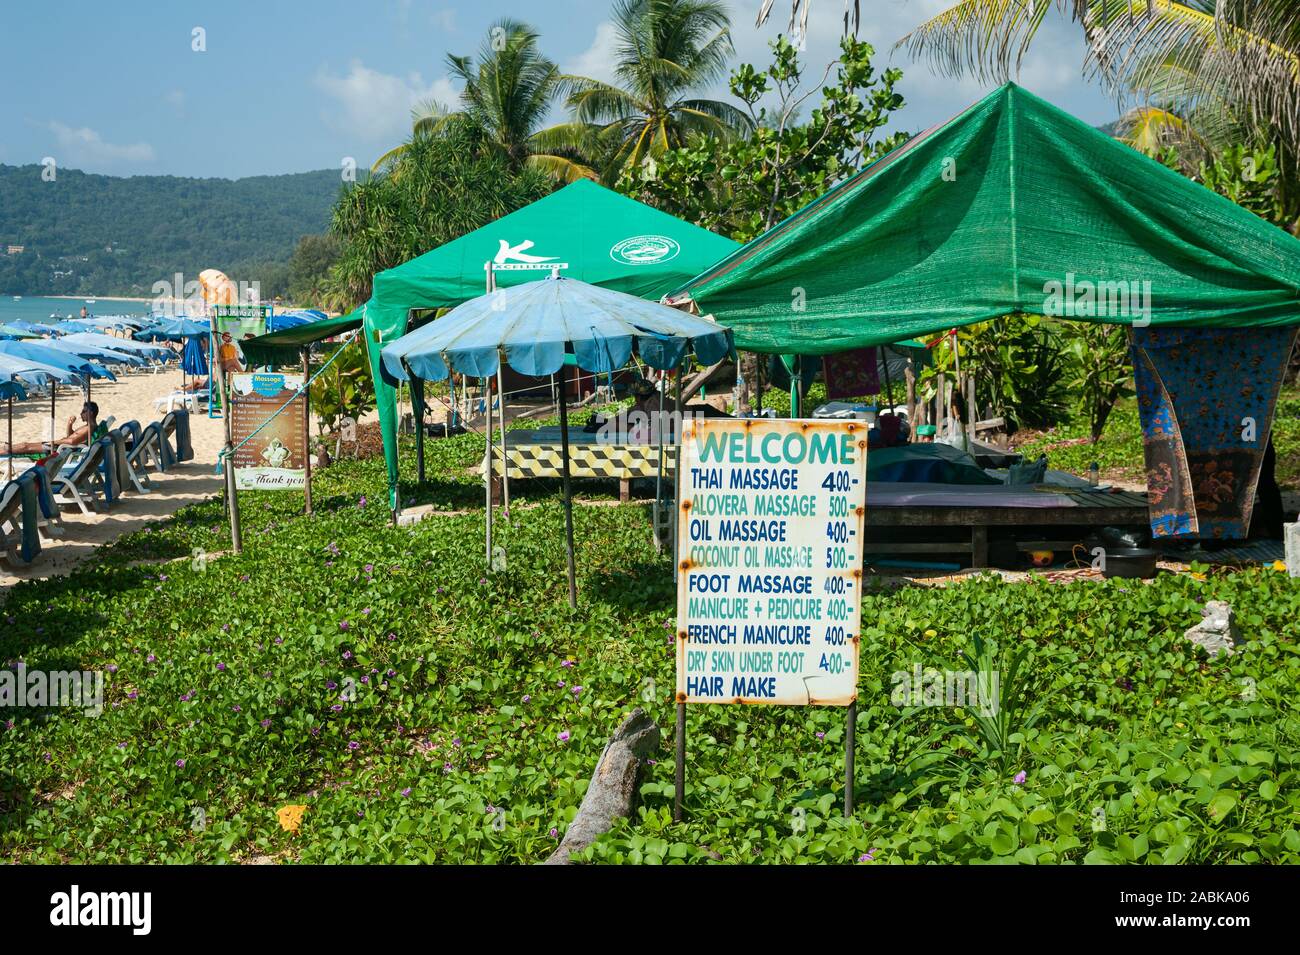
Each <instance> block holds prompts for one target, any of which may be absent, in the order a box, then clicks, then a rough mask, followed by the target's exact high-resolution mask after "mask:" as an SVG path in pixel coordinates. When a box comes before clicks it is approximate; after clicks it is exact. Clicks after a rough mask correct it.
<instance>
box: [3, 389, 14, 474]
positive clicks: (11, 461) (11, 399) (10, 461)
mask: <svg viewBox="0 0 1300 955" xmlns="http://www.w3.org/2000/svg"><path fill="white" fill-rule="evenodd" d="M7 447H8V448H9V454H8V456H7V457H6V458H5V463H6V464H7V465H8V468H9V476H8V477H7V478H6V479H5V480H8V481H12V480H13V479H14V396H13V395H10V396H9V443H8V445H7Z"/></svg>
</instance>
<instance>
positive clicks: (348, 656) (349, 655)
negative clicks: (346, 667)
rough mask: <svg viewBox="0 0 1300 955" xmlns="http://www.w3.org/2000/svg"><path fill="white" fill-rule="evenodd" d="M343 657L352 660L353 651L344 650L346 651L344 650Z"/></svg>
mask: <svg viewBox="0 0 1300 955" xmlns="http://www.w3.org/2000/svg"><path fill="white" fill-rule="evenodd" d="M343 659H344V660H351V659H352V651H351V650H344V651H343Z"/></svg>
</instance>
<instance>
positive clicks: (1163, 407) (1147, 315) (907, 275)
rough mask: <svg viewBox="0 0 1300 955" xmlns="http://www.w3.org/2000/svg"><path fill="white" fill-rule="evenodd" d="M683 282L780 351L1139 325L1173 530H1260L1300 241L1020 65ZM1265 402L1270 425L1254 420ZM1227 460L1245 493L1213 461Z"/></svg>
mask: <svg viewBox="0 0 1300 955" xmlns="http://www.w3.org/2000/svg"><path fill="white" fill-rule="evenodd" d="M668 300H669V301H670V303H671V304H674V305H679V306H687V305H691V306H693V307H695V308H697V309H699V310H700V311H701V312H708V313H711V314H712V315H713V316H714V317H715V318H716V319H717V320H718V321H719V322H720V323H722V324H724V325H727V326H729V327H730V328H732V330H733V331H734V333H735V344H736V347H737V348H743V349H748V350H751V351H757V352H770V353H792V352H793V353H796V354H811V355H819V354H820V355H827V354H833V353H836V352H840V351H845V350H849V349H855V348H862V347H867V346H872V345H880V344H885V343H889V342H897V341H899V340H901V339H905V338H908V337H914V336H921V335H930V334H933V333H935V332H943V331H947V330H949V329H954V328H956V327H958V326H963V325H972V324H975V323H978V322H983V321H986V320H989V319H994V318H997V317H999V316H1002V315H1006V314H1011V313H1028V314H1034V315H1042V316H1047V317H1053V318H1062V319H1068V320H1077V321H1088V322H1097V323H1108V324H1119V325H1129V326H1132V327H1133V332H1132V334H1131V336H1130V337H1131V342H1132V347H1133V350H1134V374H1135V387H1136V388H1137V390H1138V405H1139V416H1140V418H1141V419H1142V424H1143V435H1144V449H1145V453H1146V459H1147V467H1148V473H1149V475H1167V474H1173V475H1174V476H1175V477H1176V481H1175V482H1174V486H1173V487H1171V488H1167V489H1164V490H1162V492H1161V494H1160V495H1159V498H1158V500H1153V502H1152V506H1151V510H1150V514H1151V523H1152V533H1153V535H1156V534H1159V535H1160V536H1170V537H1175V536H1187V535H1189V534H1193V535H1194V534H1199V533H1200V532H1201V530H1202V529H1203V528H1209V529H1210V530H1211V533H1212V534H1213V535H1214V536H1227V537H1240V536H1244V533H1245V528H1246V527H1247V526H1249V517H1250V512H1251V504H1252V501H1253V498H1254V489H1255V482H1256V481H1257V479H1258V477H1259V475H1260V473H1261V466H1262V465H1261V461H1262V458H1263V457H1264V455H1265V453H1266V451H1265V447H1266V445H1267V436H1268V433H1269V423H1270V422H1271V418H1272V415H1273V408H1274V405H1275V400H1276V395H1277V389H1278V387H1279V386H1280V383H1281V371H1282V369H1283V368H1284V367H1285V363H1286V356H1287V354H1288V353H1289V351H1290V348H1291V345H1292V343H1293V342H1294V340H1295V327H1296V326H1297V325H1298V324H1300V240H1298V239H1296V238H1295V237H1294V236H1291V235H1289V234H1288V233H1286V232H1284V231H1283V230H1281V229H1279V228H1277V227H1276V226H1274V225H1271V224H1270V223H1268V222H1266V221H1264V220H1263V219H1261V218H1259V217H1257V216H1255V215H1254V214H1253V213H1251V212H1249V211H1247V210H1246V209H1243V208H1242V207H1240V206H1238V205H1236V204H1235V203H1233V202H1232V201H1230V200H1228V199H1226V198H1224V197H1222V196H1219V195H1217V194H1215V193H1214V192H1212V191H1211V190H1209V189H1206V188H1205V187H1204V186H1201V185H1200V184H1198V183H1195V182H1193V181H1191V180H1190V179H1187V178H1186V177H1184V176H1181V175H1179V174H1178V173H1177V172H1175V171H1173V170H1171V169H1168V168H1166V167H1165V166H1163V165H1161V164H1160V163H1158V162H1155V161H1154V160H1152V159H1149V158H1147V157H1145V156H1143V155H1141V154H1140V153H1138V152H1136V151H1135V150H1133V149H1131V148H1129V147H1128V146H1126V145H1124V144H1123V143H1120V142H1118V141H1116V140H1114V139H1112V138H1111V137H1109V136H1107V135H1105V134H1104V133H1102V132H1101V131H1100V130H1097V129H1094V128H1093V127H1091V126H1089V125H1087V124H1086V123H1083V122H1081V121H1080V120H1078V119H1075V118H1074V117H1072V116H1070V115H1069V114H1067V113H1065V112H1062V111H1061V110H1059V109H1057V108H1056V107H1054V106H1052V105H1050V104H1049V103H1046V102H1044V101H1043V100H1041V99H1039V98H1038V97H1036V96H1034V95H1032V94H1030V93H1028V92H1026V91H1025V90H1023V89H1021V88H1020V87H1018V86H1016V85H1014V84H1010V83H1009V84H1007V85H1005V86H1003V87H1001V88H1000V89H998V90H995V91H994V92H993V93H991V94H989V95H988V96H986V97H985V98H984V99H982V100H980V101H979V102H978V103H976V104H975V105H973V106H971V107H970V108H969V109H967V110H965V111H964V112H963V113H961V114H960V115H958V116H957V117H955V118H954V119H952V120H950V121H949V122H947V123H945V124H943V125H941V126H937V127H935V128H933V129H930V130H928V131H926V132H925V133H922V134H921V135H919V136H916V137H915V138H913V139H912V140H910V141H909V142H907V143H906V144H904V145H903V146H901V147H899V148H898V149H895V150H893V151H892V152H890V153H889V154H887V155H886V156H884V157H882V158H881V159H879V160H877V161H876V162H874V163H873V164H871V165H870V166H868V167H866V168H865V169H863V170H862V171H861V172H859V173H858V174H857V175H855V176H853V177H852V178H850V179H848V180H846V181H845V182H843V183H841V184H840V185H838V186H837V187H835V188H834V189H832V190H830V191H829V192H827V193H826V194H825V195H823V196H822V197H820V198H819V199H817V200H816V201H814V202H812V203H810V204H809V205H807V206H805V207H804V208H803V209H801V210H799V211H798V212H797V213H795V214H794V215H792V216H791V217H790V218H788V219H786V220H785V221H784V222H782V223H780V224H779V225H777V226H776V227H774V228H773V229H771V230H769V231H768V232H767V233H765V234H764V235H762V236H760V237H759V238H757V239H755V240H754V241H752V242H750V243H749V244H748V245H746V246H745V247H744V248H742V249H740V250H738V251H737V252H735V253H734V254H732V255H730V256H728V257H727V258H726V259H724V260H722V261H721V262H719V263H718V264H716V265H714V266H713V267H711V268H709V269H708V270H706V271H705V272H703V273H701V274H700V275H698V276H696V277H695V278H694V279H692V280H691V281H689V282H687V283H685V284H684V285H683V286H682V288H680V289H678V290H677V291H675V292H674V293H672V294H671V295H670V296H669V298H668ZM1215 332H1219V333H1222V334H1220V335H1219V336H1217V337H1216V336H1215V335H1214V334H1213V333H1215ZM1233 332H1235V333H1238V334H1236V335H1235V336H1234V335H1231V334H1230V333H1233ZM1244 333H1249V335H1246V334H1244ZM1184 346H1186V347H1184ZM1216 347H1221V348H1227V349H1230V351H1228V352H1223V353H1222V354H1220V355H1216V354H1215V352H1214V349H1215V348H1216ZM1207 408H1208V409H1210V410H1211V412H1212V413H1207V411H1206V409H1207ZM1215 409H1217V410H1215ZM1246 417H1249V419H1250V420H1253V421H1257V422H1259V431H1260V434H1261V435H1262V438H1260V439H1259V440H1256V439H1250V440H1249V441H1247V440H1246V439H1244V438H1243V439H1241V440H1236V439H1235V438H1234V435H1236V434H1237V432H1236V431H1235V430H1234V426H1233V425H1234V421H1240V420H1244V419H1245V418H1246ZM1171 421H1176V422H1177V426H1176V427H1174V428H1172V429H1171V428H1169V427H1167V425H1168V423H1169V422H1171ZM1171 435H1172V437H1171ZM1189 436H1190V443H1189ZM1220 460H1232V461H1233V462H1234V464H1233V466H1232V467H1233V470H1232V478H1231V481H1230V482H1228V483H1229V484H1230V485H1231V496H1232V498H1233V499H1232V501H1231V502H1229V503H1222V502H1221V501H1219V499H1218V495H1219V492H1220V491H1221V490H1222V488H1219V489H1215V488H1213V487H1211V486H1210V485H1212V484H1213V483H1214V482H1213V480H1207V479H1205V478H1204V475H1206V474H1209V473H1214V474H1215V475H1218V474H1219V472H1218V471H1214V470H1213V468H1214V463H1215V462H1216V461H1220ZM1216 479H1217V478H1216ZM1198 499H1202V500H1201V503H1198ZM1212 499H1213V500H1212ZM1202 508H1203V513H1198V510H1201V509H1202Z"/></svg>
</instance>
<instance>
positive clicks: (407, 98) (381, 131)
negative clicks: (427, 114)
mask: <svg viewBox="0 0 1300 955" xmlns="http://www.w3.org/2000/svg"><path fill="white" fill-rule="evenodd" d="M315 82H316V86H317V87H318V88H319V89H321V90H323V91H324V92H325V93H326V94H327V95H329V96H330V97H331V98H332V99H334V101H335V102H336V104H337V107H338V108H334V109H327V110H322V111H321V118H322V119H323V120H324V121H325V122H326V124H328V125H329V126H331V127H333V128H334V129H336V130H339V131H340V132H344V133H347V134H349V135H352V136H356V137H357V138H358V139H360V140H362V141H363V142H368V143H377V142H390V141H391V140H393V139H396V138H398V137H400V136H403V135H405V134H406V133H407V132H409V131H410V128H411V109H412V108H413V107H414V106H416V105H418V104H420V103H422V102H424V101H426V100H429V99H434V100H437V101H438V102H439V103H442V104H443V105H454V104H455V103H456V102H457V101H458V99H459V97H460V93H459V91H458V90H457V89H456V87H455V86H454V85H453V84H452V82H451V80H449V79H447V78H446V77H442V78H440V79H437V80H434V81H433V82H432V83H426V82H425V80H424V78H423V77H421V76H420V74H419V73H411V74H408V75H407V76H406V77H401V76H394V75H393V74H391V73H381V72H379V71H378V70H372V69H370V68H369V67H368V66H366V65H365V64H364V63H362V62H361V61H360V60H353V61H352V63H351V64H350V65H349V67H348V70H347V72H346V73H344V74H342V75H334V74H332V73H329V72H327V71H326V70H325V69H324V68H323V67H322V68H321V70H320V71H319V72H318V73H317V74H316V81H315Z"/></svg>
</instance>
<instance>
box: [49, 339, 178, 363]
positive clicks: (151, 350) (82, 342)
mask: <svg viewBox="0 0 1300 955" xmlns="http://www.w3.org/2000/svg"><path fill="white" fill-rule="evenodd" d="M59 343H60V344H63V345H70V346H72V347H74V348H76V349H77V351H78V353H79V354H84V352H83V351H82V349H85V348H97V349H99V350H100V351H101V353H102V352H103V351H109V352H118V353H121V354H125V355H129V356H132V357H134V358H137V359H139V362H138V363H139V364H143V363H144V362H145V361H147V360H148V359H151V358H154V359H159V360H163V361H165V360H167V359H169V358H175V357H176V356H175V355H174V354H173V352H172V350H171V349H170V348H168V347H167V346H165V345H150V344H149V343H147V342H137V341H134V340H133V339H130V338H114V337H113V336H112V335H98V334H96V333H94V332H76V333H75V334H72V335H65V336H64V337H63V338H61V339H59ZM100 357H107V356H104V355H102V354H101V356H100Z"/></svg>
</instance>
